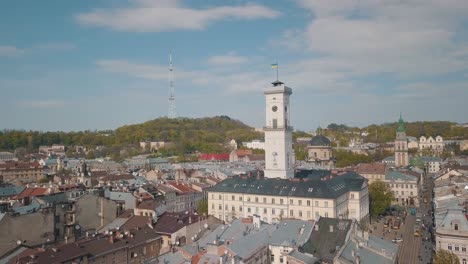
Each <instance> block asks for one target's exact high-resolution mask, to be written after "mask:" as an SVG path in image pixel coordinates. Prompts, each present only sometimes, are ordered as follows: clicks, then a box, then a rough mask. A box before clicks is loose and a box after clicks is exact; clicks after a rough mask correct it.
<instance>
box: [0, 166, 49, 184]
mask: <svg viewBox="0 0 468 264" xmlns="http://www.w3.org/2000/svg"><path fill="white" fill-rule="evenodd" d="M42 177H43V167H42V166H41V165H40V164H39V162H37V161H34V162H19V161H8V162H5V163H0V181H3V182H5V183H14V184H17V185H20V184H27V183H34V182H37V181H39V180H40V179H42Z"/></svg>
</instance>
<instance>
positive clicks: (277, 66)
mask: <svg viewBox="0 0 468 264" xmlns="http://www.w3.org/2000/svg"><path fill="white" fill-rule="evenodd" d="M278 68H279V65H278V61H277V62H276V80H277V81H279V79H278Z"/></svg>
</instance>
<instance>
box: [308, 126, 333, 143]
mask: <svg viewBox="0 0 468 264" xmlns="http://www.w3.org/2000/svg"><path fill="white" fill-rule="evenodd" d="M309 145H310V146H330V140H329V139H328V138H327V137H326V136H324V135H322V128H321V127H318V128H317V132H316V136H315V137H313V138H312V139H311V140H310V142H309Z"/></svg>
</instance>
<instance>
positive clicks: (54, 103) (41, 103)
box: [18, 100, 65, 108]
mask: <svg viewBox="0 0 468 264" xmlns="http://www.w3.org/2000/svg"><path fill="white" fill-rule="evenodd" d="M18 105H19V106H21V107H24V108H59V107H63V106H65V102H64V101H60V100H30V101H20V102H18Z"/></svg>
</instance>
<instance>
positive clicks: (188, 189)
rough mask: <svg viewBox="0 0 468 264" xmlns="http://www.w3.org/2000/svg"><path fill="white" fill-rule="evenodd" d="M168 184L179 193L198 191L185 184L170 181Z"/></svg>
mask: <svg viewBox="0 0 468 264" xmlns="http://www.w3.org/2000/svg"><path fill="white" fill-rule="evenodd" d="M167 184H168V185H170V186H171V187H172V188H173V189H175V190H176V191H177V192H179V193H191V192H197V191H196V190H194V189H192V187H190V186H189V185H187V184H184V183H180V182H174V181H168V182H167Z"/></svg>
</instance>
